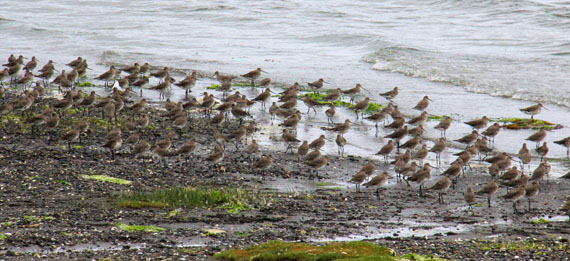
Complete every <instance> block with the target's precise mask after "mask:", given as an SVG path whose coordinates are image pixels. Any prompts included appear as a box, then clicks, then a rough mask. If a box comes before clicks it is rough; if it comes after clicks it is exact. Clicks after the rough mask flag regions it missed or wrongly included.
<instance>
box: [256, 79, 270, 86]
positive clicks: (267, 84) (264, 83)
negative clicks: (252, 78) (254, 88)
mask: <svg viewBox="0 0 570 261" xmlns="http://www.w3.org/2000/svg"><path fill="white" fill-rule="evenodd" d="M269 85H271V79H269V78H265V79H263V80H261V82H259V86H261V87H269Z"/></svg>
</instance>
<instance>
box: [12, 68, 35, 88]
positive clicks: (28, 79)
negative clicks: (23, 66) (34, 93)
mask: <svg viewBox="0 0 570 261" xmlns="http://www.w3.org/2000/svg"><path fill="white" fill-rule="evenodd" d="M33 81H34V75H33V74H32V72H31V71H28V72H26V74H24V77H22V78H20V79H18V80H17V81H16V86H18V85H20V84H21V85H22V86H24V89H26V88H27V87H26V86H28V85H31V84H32V82H33Z"/></svg>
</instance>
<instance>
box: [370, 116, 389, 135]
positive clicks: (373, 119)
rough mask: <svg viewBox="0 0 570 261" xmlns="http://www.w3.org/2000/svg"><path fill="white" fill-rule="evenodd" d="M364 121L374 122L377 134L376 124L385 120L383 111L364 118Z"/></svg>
mask: <svg viewBox="0 0 570 261" xmlns="http://www.w3.org/2000/svg"><path fill="white" fill-rule="evenodd" d="M365 119H367V120H370V121H373V122H375V123H376V124H375V127H376V132H378V122H381V121H384V120H385V119H386V113H385V112H384V111H379V112H376V113H374V114H372V115H370V116H368V117H366V118H365ZM376 134H378V133H376Z"/></svg>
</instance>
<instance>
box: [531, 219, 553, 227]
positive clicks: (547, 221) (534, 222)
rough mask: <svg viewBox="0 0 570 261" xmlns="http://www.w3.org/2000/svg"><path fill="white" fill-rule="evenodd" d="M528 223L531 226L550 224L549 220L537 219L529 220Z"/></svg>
mask: <svg viewBox="0 0 570 261" xmlns="http://www.w3.org/2000/svg"><path fill="white" fill-rule="evenodd" d="M530 223H533V224H536V225H538V224H548V223H550V220H548V219H546V218H539V219H534V220H531V221H530Z"/></svg>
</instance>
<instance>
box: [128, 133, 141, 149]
mask: <svg viewBox="0 0 570 261" xmlns="http://www.w3.org/2000/svg"><path fill="white" fill-rule="evenodd" d="M140 137H141V134H140V133H139V132H135V133H133V134H131V136H129V137H128V138H127V139H126V140H125V142H124V143H125V144H130V145H131V146H134V145H135V144H137V143H138V142H139V139H140Z"/></svg>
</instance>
